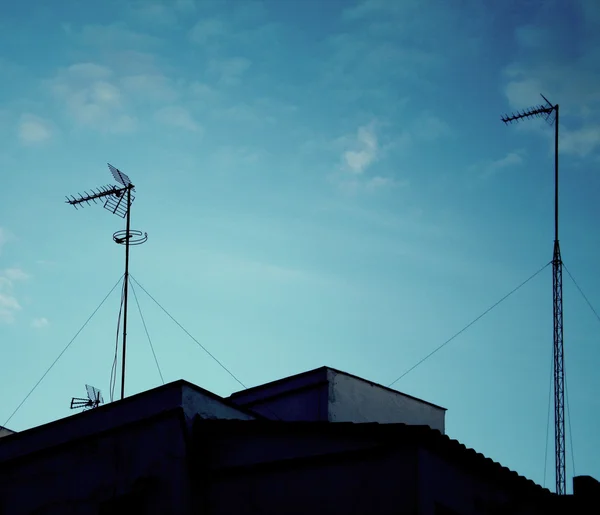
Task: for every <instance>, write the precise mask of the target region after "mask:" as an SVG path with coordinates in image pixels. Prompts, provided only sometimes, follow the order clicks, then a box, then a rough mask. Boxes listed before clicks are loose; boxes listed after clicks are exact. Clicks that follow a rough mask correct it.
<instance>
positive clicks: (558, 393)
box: [502, 95, 567, 495]
mask: <svg viewBox="0 0 600 515" xmlns="http://www.w3.org/2000/svg"><path fill="white" fill-rule="evenodd" d="M541 96H542V98H543V99H544V102H545V104H540V105H538V106H534V107H530V108H529V109H525V110H523V111H521V112H517V114H515V113H512V114H511V115H510V116H508V115H505V116H503V117H502V121H503V122H504V123H505V124H511V123H513V122H519V121H520V120H523V119H526V118H543V119H544V120H546V121H547V122H548V123H549V124H550V125H554V252H553V255H552V299H553V311H554V450H555V465H556V493H557V494H559V495H564V494H566V492H567V477H566V459H565V458H566V452H565V369H564V346H563V288H562V269H563V263H562V258H561V255H560V244H559V240H558V104H555V105H552V103H551V102H550V101H549V100H548V99H547V98H546V97H545V96H544V95H541Z"/></svg>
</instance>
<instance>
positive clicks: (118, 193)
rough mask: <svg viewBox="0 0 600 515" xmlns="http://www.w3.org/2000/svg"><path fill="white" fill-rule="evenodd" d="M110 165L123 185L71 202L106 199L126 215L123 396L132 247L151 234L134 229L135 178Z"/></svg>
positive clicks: (121, 236)
mask: <svg viewBox="0 0 600 515" xmlns="http://www.w3.org/2000/svg"><path fill="white" fill-rule="evenodd" d="M107 164H108V169H109V170H110V172H111V173H112V175H113V177H114V179H115V181H117V182H118V183H119V184H121V185H122V187H119V186H114V185H108V186H101V187H100V188H96V189H95V190H92V193H88V192H87V191H84V193H85V195H81V194H78V195H77V197H74V196H73V195H71V197H66V198H67V204H70V205H72V206H73V207H75V209H77V208H78V207H85V206H86V205H89V204H90V201H91V202H94V203H96V201H97V200H104V199H106V200H105V201H104V208H105V209H107V210H108V211H110V212H111V213H113V214H115V215H117V216H120V217H121V218H126V219H127V222H126V228H125V230H124V231H117V232H115V233H114V234H113V240H114V241H115V243H118V244H120V245H125V275H124V288H123V289H124V309H123V363H122V372H121V399H124V398H125V356H126V349H127V296H128V291H129V247H130V245H140V244H142V243H144V242H145V241H146V240H147V239H148V234H147V233H144V234H143V235H142V233H141V232H140V231H132V230H131V204H132V202H133V200H134V198H135V197H134V196H133V191H134V189H135V186H134V185H133V184H132V183H131V179H130V178H129V177H128V176H127V175H126V174H124V173H123V172H121V170H119V169H118V168H115V167H114V166H113V165H111V164H110V163H107Z"/></svg>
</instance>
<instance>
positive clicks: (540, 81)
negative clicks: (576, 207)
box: [504, 0, 600, 158]
mask: <svg viewBox="0 0 600 515" xmlns="http://www.w3.org/2000/svg"><path fill="white" fill-rule="evenodd" d="M597 5H598V3H597V2H596V1H595V0H575V1H574V2H572V3H571V4H569V6H568V7H567V6H565V9H567V11H569V10H570V11H572V14H573V16H574V17H576V18H577V19H578V20H579V23H580V27H579V29H578V30H577V42H571V43H570V44H568V45H566V44H565V41H564V34H565V33H564V31H563V30H562V29H563V25H562V24H563V22H564V21H563V17H554V18H552V17H549V15H548V13H549V11H550V10H548V11H546V10H541V11H539V13H538V19H536V20H534V21H533V22H532V23H529V24H528V25H525V26H520V27H517V28H516V29H515V33H514V37H515V40H516V42H517V45H518V51H517V54H516V56H515V59H514V60H513V61H512V62H511V63H510V64H509V65H508V66H506V68H505V70H504V75H505V86H504V91H505V94H506V98H507V100H508V103H509V105H510V107H511V108H516V109H520V108H525V107H529V106H531V105H535V104H537V103H541V102H543V100H542V99H541V97H540V93H544V94H545V95H546V96H547V97H548V98H549V99H550V100H551V101H552V102H557V103H559V104H560V105H561V125H564V130H563V129H562V128H561V131H562V137H561V150H562V151H563V152H565V153H567V154H572V155H575V156H577V157H581V158H583V157H586V156H588V155H590V154H593V153H594V152H596V151H597V150H598V149H600V69H599V68H598V65H597V63H598V60H599V59H600V52H598V48H600V16H599V15H598V12H599V9H598V7H597ZM529 125H532V124H529ZM542 125H543V124H541V123H540V124H534V125H533V126H534V127H535V129H536V130H538V131H540V130H541V129H542ZM544 129H545V128H544ZM545 132H548V131H547V130H545Z"/></svg>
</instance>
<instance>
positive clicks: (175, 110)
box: [155, 106, 201, 132]
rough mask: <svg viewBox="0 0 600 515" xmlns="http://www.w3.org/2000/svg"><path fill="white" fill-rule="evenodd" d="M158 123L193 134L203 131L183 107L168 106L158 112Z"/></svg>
mask: <svg viewBox="0 0 600 515" xmlns="http://www.w3.org/2000/svg"><path fill="white" fill-rule="evenodd" d="M155 118H156V120H157V121H158V122H160V123H164V124H165V125H170V126H172V127H177V128H179V129H185V130H188V131H192V132H199V131H201V127H200V125H199V124H198V123H197V122H196V121H195V120H194V118H193V117H192V115H191V114H190V112H189V111H188V110H187V109H185V108H183V107H181V106H168V107H164V108H162V109H160V110H158V111H157V112H156V114H155Z"/></svg>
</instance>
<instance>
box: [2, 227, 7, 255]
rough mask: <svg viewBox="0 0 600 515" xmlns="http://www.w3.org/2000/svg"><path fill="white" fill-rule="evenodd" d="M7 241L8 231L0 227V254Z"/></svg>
mask: <svg viewBox="0 0 600 515" xmlns="http://www.w3.org/2000/svg"><path fill="white" fill-rule="evenodd" d="M7 241H8V231H7V230H6V229H4V228H2V227H0V254H2V248H3V247H4V245H5V244H6V242H7Z"/></svg>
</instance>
